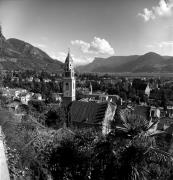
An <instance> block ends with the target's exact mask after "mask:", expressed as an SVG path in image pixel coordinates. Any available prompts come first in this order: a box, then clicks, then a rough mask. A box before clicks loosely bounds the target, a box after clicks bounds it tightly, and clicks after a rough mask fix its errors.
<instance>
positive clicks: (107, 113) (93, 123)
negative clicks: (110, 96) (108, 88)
mask: <svg viewBox="0 0 173 180" xmlns="http://www.w3.org/2000/svg"><path fill="white" fill-rule="evenodd" d="M116 108H117V106H116V105H115V104H112V103H109V102H101V103H98V102H95V101H88V102H87V101H74V102H72V104H71V107H70V122H71V124H72V125H73V126H77V127H80V128H86V127H92V128H96V129H99V130H101V131H102V133H103V134H104V135H105V134H108V133H109V132H110V130H111V122H112V121H113V119H114V115H115V111H116Z"/></svg>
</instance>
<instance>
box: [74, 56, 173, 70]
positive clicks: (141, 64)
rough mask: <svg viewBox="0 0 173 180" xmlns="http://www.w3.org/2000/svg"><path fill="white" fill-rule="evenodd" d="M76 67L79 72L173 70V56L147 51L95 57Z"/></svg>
mask: <svg viewBox="0 0 173 180" xmlns="http://www.w3.org/2000/svg"><path fill="white" fill-rule="evenodd" d="M77 69H78V71H80V72H115V73H116V72H117V73H121V72H122V73H123V72H133V73H136V72H149V73H151V72H159V73H162V72H173V57H169V56H160V55H159V54H156V53H154V52H149V53H147V54H144V55H142V56H137V55H134V56H112V57H109V58H105V59H104V58H95V59H94V61H93V62H92V63H90V64H88V65H85V66H79V67H78V68H77Z"/></svg>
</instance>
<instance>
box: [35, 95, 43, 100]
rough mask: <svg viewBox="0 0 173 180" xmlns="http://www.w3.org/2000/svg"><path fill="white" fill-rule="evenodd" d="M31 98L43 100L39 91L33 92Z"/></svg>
mask: <svg viewBox="0 0 173 180" xmlns="http://www.w3.org/2000/svg"><path fill="white" fill-rule="evenodd" d="M33 99H36V100H38V101H42V100H43V98H42V95H41V94H40V93H35V94H34V95H33Z"/></svg>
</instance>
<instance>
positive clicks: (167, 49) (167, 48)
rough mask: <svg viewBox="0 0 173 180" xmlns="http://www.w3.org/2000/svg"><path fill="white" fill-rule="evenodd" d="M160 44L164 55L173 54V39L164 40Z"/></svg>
mask: <svg viewBox="0 0 173 180" xmlns="http://www.w3.org/2000/svg"><path fill="white" fill-rule="evenodd" d="M158 46H159V48H160V51H161V53H162V54H163V55H168V56H173V41H163V42H160V43H159V44H158Z"/></svg>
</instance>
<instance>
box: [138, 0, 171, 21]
mask: <svg viewBox="0 0 173 180" xmlns="http://www.w3.org/2000/svg"><path fill="white" fill-rule="evenodd" d="M172 13H173V0H168V1H166V0H160V2H159V4H158V6H153V7H152V9H151V10H149V9H147V8H145V9H144V10H143V13H139V14H138V15H139V16H141V17H142V18H143V19H144V21H149V20H154V19H156V18H157V17H169V16H171V15H172Z"/></svg>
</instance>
